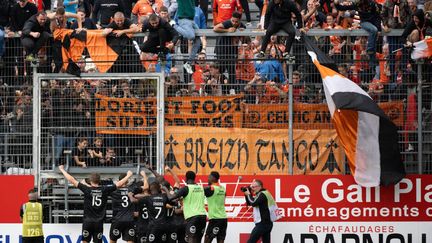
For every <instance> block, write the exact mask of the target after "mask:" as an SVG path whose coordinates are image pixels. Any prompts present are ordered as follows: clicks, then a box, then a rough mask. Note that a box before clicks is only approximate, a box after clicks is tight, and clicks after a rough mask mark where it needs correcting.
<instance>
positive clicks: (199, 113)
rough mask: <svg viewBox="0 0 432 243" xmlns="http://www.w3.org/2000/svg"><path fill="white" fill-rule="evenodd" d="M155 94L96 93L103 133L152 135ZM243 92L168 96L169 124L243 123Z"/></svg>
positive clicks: (100, 132) (230, 125) (238, 125)
mask: <svg viewBox="0 0 432 243" xmlns="http://www.w3.org/2000/svg"><path fill="white" fill-rule="evenodd" d="M156 106H157V102H156V99H155V98H146V99H136V98H113V97H107V96H103V95H98V94H96V95H95V113H96V119H95V120H96V131H97V133H99V134H134V135H148V134H150V133H151V132H154V131H155V128H156V125H157V122H156V117H157V111H156ZM242 114H243V109H242V104H241V96H225V97H174V98H167V99H166V100H165V125H166V126H173V125H175V126H201V127H241V125H242Z"/></svg>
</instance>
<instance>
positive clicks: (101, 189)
mask: <svg viewBox="0 0 432 243" xmlns="http://www.w3.org/2000/svg"><path fill="white" fill-rule="evenodd" d="M59 170H60V171H61V172H62V173H63V175H64V177H65V178H66V180H68V181H69V182H70V183H72V184H73V185H74V186H75V187H77V188H79V189H80V190H81V191H82V192H83V193H84V218H83V227H82V242H83V243H88V242H90V240H92V239H93V242H97V243H101V242H102V235H103V220H104V218H105V209H106V203H107V198H108V195H109V194H110V193H111V192H113V191H115V190H116V189H117V187H121V186H122V185H124V184H125V183H126V182H127V181H128V179H129V177H131V176H132V172H131V171H128V173H127V174H126V177H124V178H123V179H122V180H120V181H118V182H116V183H115V184H111V185H104V186H101V185H100V175H99V174H97V173H92V174H91V175H90V185H86V184H83V183H81V182H78V181H77V180H76V179H75V178H74V177H73V176H71V175H70V174H69V173H68V172H66V171H65V169H64V167H63V165H60V166H59Z"/></svg>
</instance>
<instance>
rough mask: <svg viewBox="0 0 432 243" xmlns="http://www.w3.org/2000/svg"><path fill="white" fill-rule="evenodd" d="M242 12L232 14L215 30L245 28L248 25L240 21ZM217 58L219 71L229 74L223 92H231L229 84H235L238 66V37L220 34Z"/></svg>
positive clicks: (227, 31) (219, 31)
mask: <svg viewBox="0 0 432 243" xmlns="http://www.w3.org/2000/svg"><path fill="white" fill-rule="evenodd" d="M240 19H241V13H239V12H234V13H233V14H232V16H231V19H229V20H226V21H224V22H222V23H219V24H217V25H216V26H215V27H214V28H213V31H214V32H217V33H233V32H235V31H237V30H243V29H245V28H246V26H245V25H244V24H243V23H241V22H240ZM216 42H217V44H216V48H215V53H216V59H217V60H218V65H219V68H220V69H219V71H220V72H221V73H225V71H226V72H227V74H228V80H227V82H226V83H224V84H225V85H224V86H223V87H222V93H223V94H229V93H230V89H231V87H230V86H229V85H233V84H235V80H236V77H235V66H236V58H237V54H238V43H239V38H238V37H232V36H220V37H217V40H216Z"/></svg>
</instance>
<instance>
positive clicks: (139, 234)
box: [135, 231, 147, 243]
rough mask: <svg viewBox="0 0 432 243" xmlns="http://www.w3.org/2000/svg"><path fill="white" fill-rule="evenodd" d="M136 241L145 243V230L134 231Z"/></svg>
mask: <svg viewBox="0 0 432 243" xmlns="http://www.w3.org/2000/svg"><path fill="white" fill-rule="evenodd" d="M135 242H137V243H147V232H146V231H137V232H136V240H135Z"/></svg>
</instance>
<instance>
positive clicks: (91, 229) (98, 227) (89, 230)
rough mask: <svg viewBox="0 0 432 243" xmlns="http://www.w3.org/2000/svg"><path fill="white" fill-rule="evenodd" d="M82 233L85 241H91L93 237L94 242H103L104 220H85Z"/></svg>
mask: <svg viewBox="0 0 432 243" xmlns="http://www.w3.org/2000/svg"><path fill="white" fill-rule="evenodd" d="M81 235H82V240H83V241H87V242H90V240H91V239H92V238H93V242H95V243H102V236H103V221H99V222H90V221H84V222H83V225H82V232H81Z"/></svg>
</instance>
